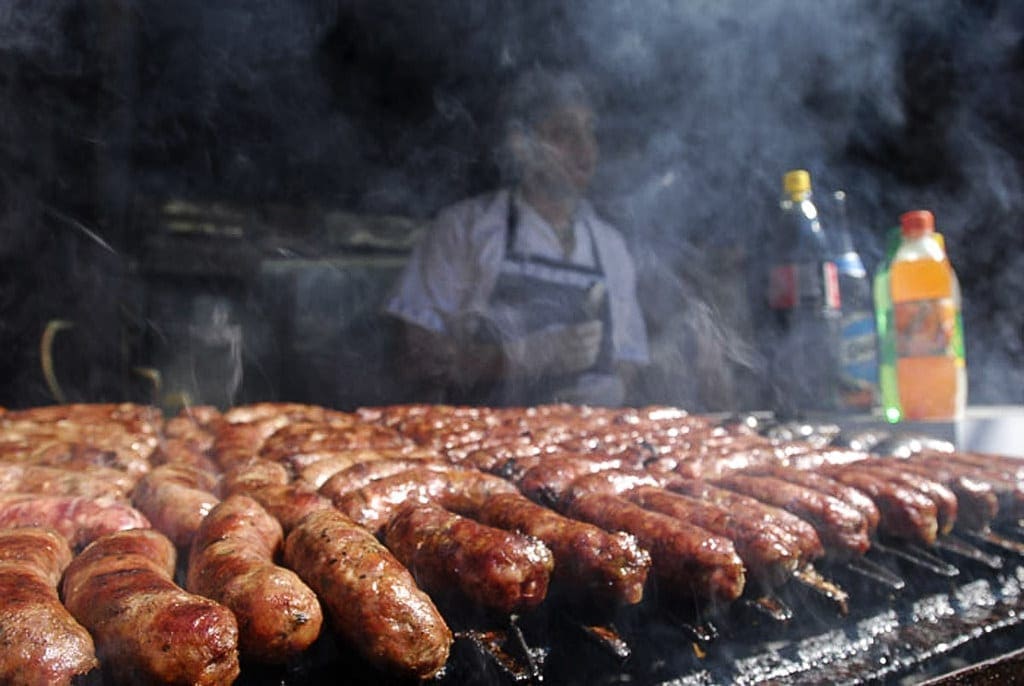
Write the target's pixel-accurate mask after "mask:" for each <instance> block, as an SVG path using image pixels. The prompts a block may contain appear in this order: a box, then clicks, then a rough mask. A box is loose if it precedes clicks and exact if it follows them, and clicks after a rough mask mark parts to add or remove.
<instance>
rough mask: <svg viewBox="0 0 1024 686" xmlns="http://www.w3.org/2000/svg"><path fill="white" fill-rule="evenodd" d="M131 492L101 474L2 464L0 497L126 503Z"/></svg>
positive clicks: (124, 486) (0, 465)
mask: <svg viewBox="0 0 1024 686" xmlns="http://www.w3.org/2000/svg"><path fill="white" fill-rule="evenodd" d="M97 469H99V468H97ZM100 473H102V474H103V475H104V476H111V475H115V476H116V475H119V474H120V472H117V471H116V470H113V469H102V470H100ZM111 473H113V474H111ZM126 486H127V487H126ZM129 490H131V485H130V483H129V484H125V483H124V482H123V481H122V482H120V483H119V482H118V481H112V480H109V479H108V478H104V477H103V476H100V475H99V474H90V473H89V472H74V471H68V470H64V469H58V468H57V467H44V466H41V465H32V464H16V463H13V462H0V493H38V494H40V495H68V496H80V497H83V498H121V499H126V498H127V496H128V491H129Z"/></svg>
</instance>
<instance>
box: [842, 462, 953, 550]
mask: <svg viewBox="0 0 1024 686" xmlns="http://www.w3.org/2000/svg"><path fill="white" fill-rule="evenodd" d="M827 473H828V475H829V476H831V477H832V478H834V479H837V480H838V481H841V482H842V483H844V484H847V485H848V486H853V487H854V488H856V489H858V490H861V491H863V492H864V493H866V494H867V495H868V497H870V498H871V499H872V500H873V501H874V502H875V504H876V505H877V506H878V510H879V512H881V514H882V519H881V522H880V523H879V525H878V526H879V531H881V532H882V533H885V534H887V535H889V536H892V537H894V538H903V539H907V540H911V541H916V542H918V543H923V544H925V545H931V544H932V543H935V538H936V536H937V535H938V531H939V520H938V508H937V507H936V506H935V503H934V502H933V501H932V500H931V499H930V498H927V497H926V496H924V495H923V494H921V493H919V492H918V491H915V490H913V489H910V488H907V487H905V486H902V485H900V484H898V483H894V482H892V481H890V480H888V479H886V478H885V477H884V476H882V475H880V474H874V473H872V472H871V471H870V470H858V469H856V465H855V464H853V465H846V466H843V467H836V468H834V469H831V470H829V471H828V472H827Z"/></svg>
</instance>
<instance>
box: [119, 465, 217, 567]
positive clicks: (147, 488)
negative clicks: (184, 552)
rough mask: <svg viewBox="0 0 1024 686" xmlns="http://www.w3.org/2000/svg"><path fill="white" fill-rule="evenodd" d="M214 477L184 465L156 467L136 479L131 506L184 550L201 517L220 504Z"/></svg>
mask: <svg viewBox="0 0 1024 686" xmlns="http://www.w3.org/2000/svg"><path fill="white" fill-rule="evenodd" d="M217 487H218V480H217V476H216V475H215V474H211V473H210V472H207V471H204V470H202V469H198V468H196V467H192V466H189V465H184V464H165V465H161V466H159V467H156V468H155V469H154V470H153V471H151V472H150V473H149V474H147V475H146V476H144V477H142V479H140V480H139V483H138V484H137V485H136V486H135V490H134V491H132V503H133V504H134V505H135V507H137V508H138V509H139V511H140V512H142V513H143V514H144V515H146V517H147V518H148V519H149V521H150V522H152V524H153V527H154V528H156V529H157V530H158V531H160V532H161V533H163V534H164V535H166V536H167V537H168V538H170V539H171V540H172V541H174V545H176V546H178V547H179V548H187V547H188V546H189V545H190V544H191V543H192V537H193V536H195V533H196V530H197V529H198V528H199V524H200V523H201V522H202V521H203V518H204V517H205V516H206V515H207V514H208V513H209V512H210V510H212V509H213V507H214V506H215V505H216V504H217V503H219V502H220V498H218V497H217V496H216V495H214V491H215V490H216V489H217Z"/></svg>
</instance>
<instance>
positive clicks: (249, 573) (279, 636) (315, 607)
mask: <svg viewBox="0 0 1024 686" xmlns="http://www.w3.org/2000/svg"><path fill="white" fill-rule="evenodd" d="M283 543H284V535H283V532H282V530H281V525H280V524H278V522H277V520H276V519H274V518H273V517H271V516H270V515H269V514H268V513H267V511H266V510H264V509H263V508H262V507H261V506H260V504H259V503H257V502H256V501H255V500H253V499H251V498H249V497H247V496H244V495H233V496H229V497H228V498H227V499H226V500H224V501H223V502H221V503H220V504H219V505H217V506H216V507H214V508H213V509H212V510H211V511H210V513H209V514H208V515H207V516H206V518H205V519H204V520H203V522H202V525H201V526H200V527H199V529H198V531H197V532H196V535H195V538H194V539H193V541H192V550H191V554H190V555H189V559H188V576H187V581H186V588H187V589H188V590H189V591H191V592H193V593H198V594H200V595H204V596H206V597H207V598H212V599H213V600H216V601H217V602H219V603H222V604H223V605H226V606H227V607H228V608H229V609H230V610H231V611H232V612H234V613H235V617H236V619H237V620H238V632H239V638H238V645H239V650H240V651H241V653H242V655H243V656H247V657H250V658H251V659H253V660H256V661H258V662H283V661H285V660H287V659H288V658H290V657H292V656H294V655H297V654H298V653H300V652H302V651H303V650H305V649H306V648H308V647H309V646H310V645H311V644H312V643H313V641H315V640H316V638H317V636H319V635H320V626H321V624H322V623H323V615H322V614H321V612H320V604H319V603H318V602H317V599H316V595H314V593H313V591H312V590H311V589H310V588H309V587H308V586H306V585H305V584H304V583H302V581H301V580H300V579H299V577H298V576H297V575H296V574H295V573H294V572H292V571H291V570H288V569H285V568H284V567H279V566H277V565H275V564H274V555H275V554H276V553H277V552H278V551H279V550H280V548H281V546H282V545H283Z"/></svg>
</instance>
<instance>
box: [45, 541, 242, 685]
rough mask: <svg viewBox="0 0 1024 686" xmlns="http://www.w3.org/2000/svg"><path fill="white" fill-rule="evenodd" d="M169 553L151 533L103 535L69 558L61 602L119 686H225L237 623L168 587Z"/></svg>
mask: <svg viewBox="0 0 1024 686" xmlns="http://www.w3.org/2000/svg"><path fill="white" fill-rule="evenodd" d="M174 564H175V548H174V544H173V543H171V541H170V539H168V538H167V537H166V536H164V535H163V534H161V533H159V532H158V531H155V530H153V529H137V530H133V531H120V532H117V533H113V534H110V535H109V536H104V537H102V538H100V539H98V540H96V541H95V542H94V543H92V544H91V545H90V546H89V547H87V548H86V549H85V550H84V551H83V552H82V553H81V554H80V555H79V556H78V557H76V558H75V559H74V560H72V562H71V564H70V565H69V566H68V568H67V571H66V572H65V574H64V582H63V585H62V590H63V594H62V595H63V597H64V603H65V605H67V608H68V610H70V611H71V614H73V615H74V616H75V618H76V619H77V620H78V621H79V622H81V623H82V624H83V625H84V626H85V628H86V629H88V630H89V632H90V633H91V634H92V636H93V639H94V640H95V641H96V651H97V654H98V655H99V658H100V661H101V663H102V664H103V666H104V668H105V669H106V670H108V671H109V672H110V674H111V676H112V677H113V678H114V680H115V681H117V682H118V683H125V684H138V683H147V684H204V685H205V684H230V683H231V682H232V681H234V680H235V679H236V678H237V677H238V673H239V666H238V625H237V624H236V622H235V616H234V615H233V614H232V613H231V611H230V610H228V609H227V608H226V607H224V606H223V605H220V604H219V603H216V602H214V601H212V600H209V599H208V598H203V597H201V596H197V595H193V594H191V593H188V592H186V591H185V590H183V589H181V588H179V587H178V586H176V585H175V583H174V581H173V579H172V575H173V573H174Z"/></svg>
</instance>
